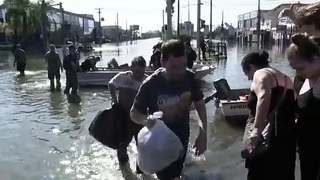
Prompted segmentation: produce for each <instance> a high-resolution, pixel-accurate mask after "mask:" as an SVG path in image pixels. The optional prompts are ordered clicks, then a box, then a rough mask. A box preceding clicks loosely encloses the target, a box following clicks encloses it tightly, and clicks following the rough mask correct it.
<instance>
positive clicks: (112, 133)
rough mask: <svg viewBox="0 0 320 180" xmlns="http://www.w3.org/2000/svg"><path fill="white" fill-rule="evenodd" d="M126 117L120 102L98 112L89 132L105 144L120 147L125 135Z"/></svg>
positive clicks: (114, 147)
mask: <svg viewBox="0 0 320 180" xmlns="http://www.w3.org/2000/svg"><path fill="white" fill-rule="evenodd" d="M125 128H126V127H125V117H124V113H123V110H122V108H121V107H120V105H119V104H113V105H112V107H111V108H110V109H106V110H103V111H100V112H98V114H97V115H96V116H95V118H94V119H93V121H92V122H91V124H90V126H89V134H90V135H91V136H93V137H94V138H95V139H96V140H97V141H99V142H100V143H102V144H103V145H105V146H107V147H109V148H112V149H118V148H119V146H120V145H121V143H122V142H123V140H124V136H125Z"/></svg>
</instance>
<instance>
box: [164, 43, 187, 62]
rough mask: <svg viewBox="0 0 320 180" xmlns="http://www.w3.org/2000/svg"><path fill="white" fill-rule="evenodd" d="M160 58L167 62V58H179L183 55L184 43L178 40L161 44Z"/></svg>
mask: <svg viewBox="0 0 320 180" xmlns="http://www.w3.org/2000/svg"><path fill="white" fill-rule="evenodd" d="M161 53H162V58H163V59H164V61H166V60H168V58H169V56H170V55H172V56H174V57H180V56H184V55H185V47H184V43H183V42H182V41H180V40H176V39H173V40H169V41H167V42H165V43H163V44H162V47H161Z"/></svg>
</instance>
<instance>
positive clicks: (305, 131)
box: [287, 34, 320, 180]
mask: <svg viewBox="0 0 320 180" xmlns="http://www.w3.org/2000/svg"><path fill="white" fill-rule="evenodd" d="M291 41H292V43H291V45H290V46H289V48H288V50H287V57H288V60H289V63H290V66H291V67H292V68H293V69H295V70H296V73H297V74H298V75H299V76H301V77H302V78H304V79H305V81H304V83H303V85H302V87H301V89H300V91H299V95H298V98H297V101H298V121H297V129H298V152H299V159H300V170H301V179H302V180H319V179H320V121H319V119H320V111H319V107H320V48H319V46H318V44H317V43H316V42H315V41H314V40H313V39H312V38H310V37H308V36H306V35H303V34H296V35H293V36H292V37H291Z"/></svg>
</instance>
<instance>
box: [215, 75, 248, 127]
mask: <svg viewBox="0 0 320 180" xmlns="http://www.w3.org/2000/svg"><path fill="white" fill-rule="evenodd" d="M213 84H214V87H215V88H216V90H217V92H216V94H215V98H216V105H217V107H218V108H220V109H221V112H222V115H223V116H224V117H225V119H226V120H227V121H229V122H230V123H232V124H235V125H240V126H242V125H245V123H246V120H247V118H248V115H249V109H248V107H247V98H248V95H249V93H250V89H231V88H230V86H229V84H228V82H227V80H226V79H219V80H217V81H214V83H213Z"/></svg>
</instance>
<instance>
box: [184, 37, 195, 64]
mask: <svg viewBox="0 0 320 180" xmlns="http://www.w3.org/2000/svg"><path fill="white" fill-rule="evenodd" d="M185 48H186V56H187V67H188V68H189V69H192V67H193V63H194V61H196V59H197V53H196V52H195V51H194V50H193V49H192V47H191V44H190V41H188V42H185Z"/></svg>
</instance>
